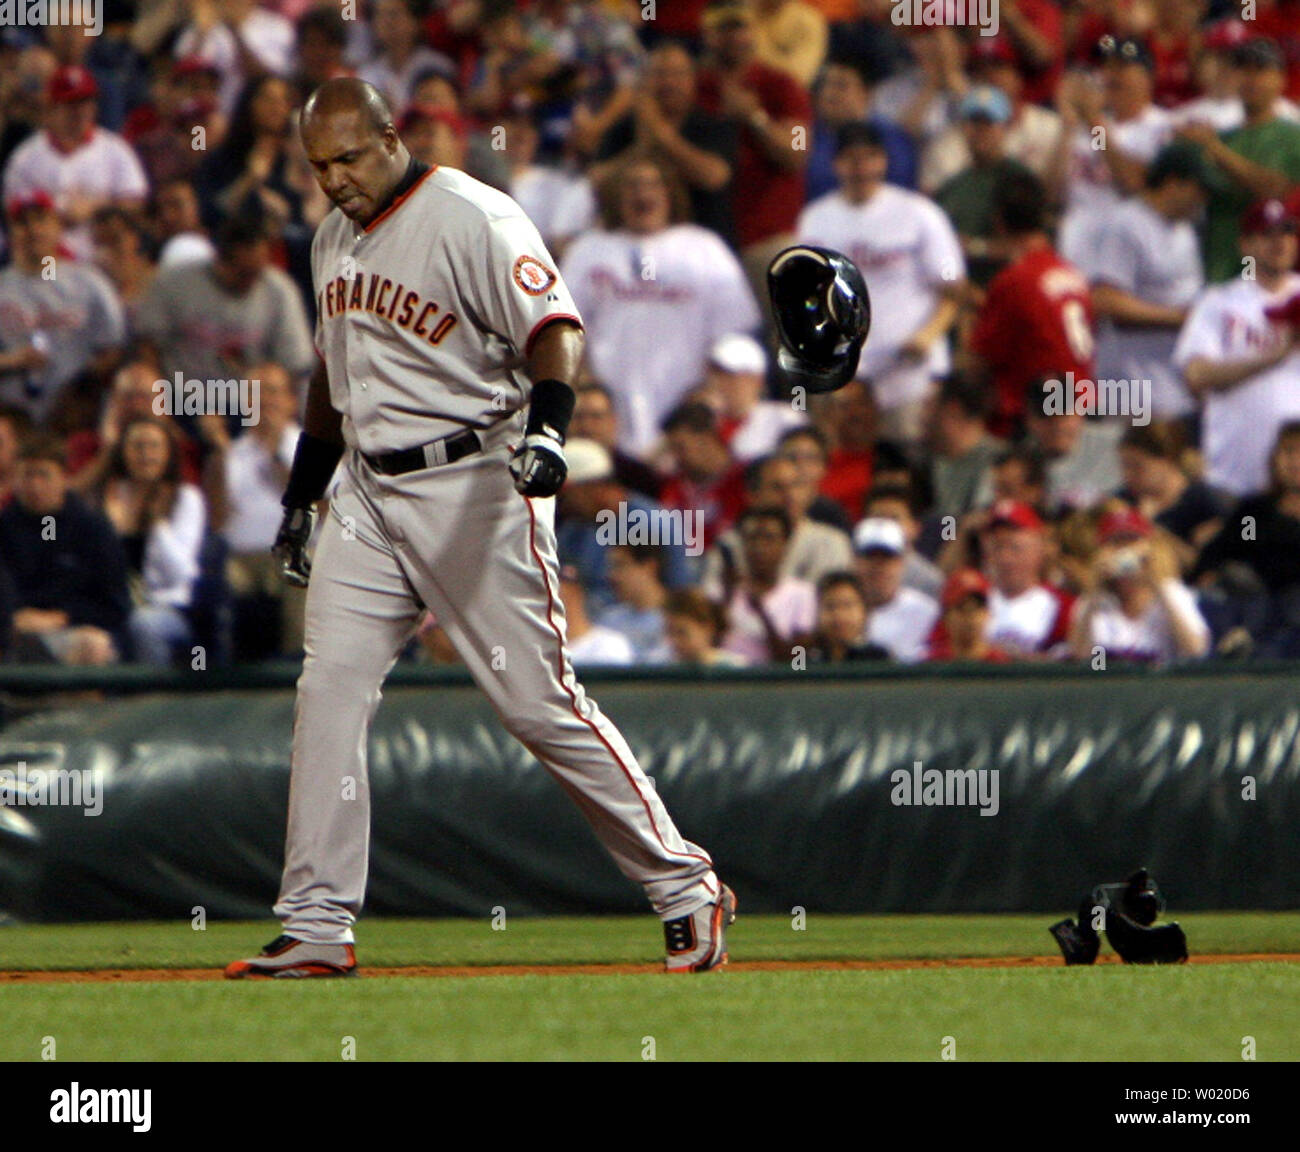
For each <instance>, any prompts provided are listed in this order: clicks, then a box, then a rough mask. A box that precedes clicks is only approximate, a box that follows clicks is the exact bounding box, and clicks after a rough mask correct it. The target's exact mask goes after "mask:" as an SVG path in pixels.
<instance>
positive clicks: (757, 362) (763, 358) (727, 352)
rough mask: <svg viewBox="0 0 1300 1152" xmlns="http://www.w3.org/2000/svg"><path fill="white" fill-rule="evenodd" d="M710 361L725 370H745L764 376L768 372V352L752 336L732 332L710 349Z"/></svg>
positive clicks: (750, 373) (751, 373)
mask: <svg viewBox="0 0 1300 1152" xmlns="http://www.w3.org/2000/svg"><path fill="white" fill-rule="evenodd" d="M709 363H710V364H712V365H713V366H714V367H715V368H721V369H722V370H723V371H724V372H745V373H747V374H749V375H754V376H763V375H765V374H766V373H767V353H766V352H764V351H763V345H761V344H760V343H759V342H758V341H757V340H755V339H754V338H753V337H752V336H746V335H744V334H743V333H741V332H732V333H731V334H730V335H728V336H724V337H722V339H721V340H719V341H717V343H715V344H714V345H713V347H712V348H711V349H710V350H709Z"/></svg>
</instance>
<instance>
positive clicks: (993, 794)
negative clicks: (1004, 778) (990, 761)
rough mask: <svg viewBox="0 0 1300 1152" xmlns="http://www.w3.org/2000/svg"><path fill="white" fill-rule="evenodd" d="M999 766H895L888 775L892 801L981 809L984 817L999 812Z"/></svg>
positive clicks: (904, 804)
mask: <svg viewBox="0 0 1300 1152" xmlns="http://www.w3.org/2000/svg"><path fill="white" fill-rule="evenodd" d="M998 771H999V770H998V769H997V768H949V769H947V770H945V771H940V770H939V769H938V768H922V767H921V761H919V760H914V761H913V762H912V770H911V771H910V772H909V771H908V770H907V769H906V768H896V769H895V770H894V771H893V772H891V773H890V774H889V781H890V783H891V784H893V786H894V787H893V788H892V789H891V790H890V793H889V801H890V803H891V804H893V805H895V806H896V807H899V808H911V807H915V808H930V807H934V808H966V807H970V808H976V807H977V808H979V810H980V815H981V816H996V815H997V814H998V808H999V802H998Z"/></svg>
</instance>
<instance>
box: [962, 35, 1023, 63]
mask: <svg viewBox="0 0 1300 1152" xmlns="http://www.w3.org/2000/svg"><path fill="white" fill-rule="evenodd" d="M1016 59H1017V58H1016V47H1015V45H1014V44H1012V43H1011V39H1010V37H1007V36H976V37H974V38H973V39H972V41H971V46H970V58H969V60H968V61H967V63H968V66H969V67H971V68H974V67H975V66H976V65H977V64H1015V63H1016Z"/></svg>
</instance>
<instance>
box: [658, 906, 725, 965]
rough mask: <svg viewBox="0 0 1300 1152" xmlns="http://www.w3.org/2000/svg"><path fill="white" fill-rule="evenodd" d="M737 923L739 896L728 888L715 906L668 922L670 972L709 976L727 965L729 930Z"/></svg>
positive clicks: (667, 936)
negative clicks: (710, 971) (706, 973)
mask: <svg viewBox="0 0 1300 1152" xmlns="http://www.w3.org/2000/svg"><path fill="white" fill-rule="evenodd" d="M735 922H736V894H735V893H734V892H733V891H732V890H731V889H730V888H728V887H727V886H726V885H725V884H724V885H723V886H722V891H721V892H720V893H719V894H718V898H717V899H716V900H715V901H713V903H712V904H705V905H703V906H702V907H700V908H697V909H696V910H695V911H694V912H692V913H690V914H689V915H687V916H679V917H678V918H677V919H676V920H665V921H664V942H665V943H666V944H667V945H668V958H667V960H665V961H664V968H665V970H666V971H668V972H708V971H709V970H710V969H713V968H721V967H722V966H723V965H724V964H725V963H726V962H727V938H726V933H727V926H728V925H729V924H734V923H735Z"/></svg>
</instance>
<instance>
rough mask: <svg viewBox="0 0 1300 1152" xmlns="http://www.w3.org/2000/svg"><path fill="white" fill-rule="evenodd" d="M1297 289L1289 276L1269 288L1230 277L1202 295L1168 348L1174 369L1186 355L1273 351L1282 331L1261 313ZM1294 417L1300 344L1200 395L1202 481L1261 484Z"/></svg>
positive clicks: (1247, 487) (1253, 488)
mask: <svg viewBox="0 0 1300 1152" xmlns="http://www.w3.org/2000/svg"><path fill="white" fill-rule="evenodd" d="M1297 292H1300V275H1295V274H1293V275H1290V276H1288V277H1287V278H1286V280H1285V281H1284V282H1283V284H1282V287H1281V288H1280V289H1279V290H1278V291H1277V292H1276V293H1271V294H1270V293H1268V292H1266V291H1264V289H1263V288H1261V287H1260V286H1259V282H1258V281H1257V280H1229V281H1228V282H1227V283H1225V284H1215V285H1212V286H1211V287H1209V288H1207V289H1206V290H1205V291H1204V292H1202V293H1201V295H1200V297H1199V298H1198V299H1197V301H1196V304H1195V305H1194V306H1193V307H1192V311H1191V315H1189V316H1188V317H1187V322H1186V323H1185V324H1184V325H1183V330H1182V333H1181V334H1180V335H1179V337H1178V343H1177V344H1176V345H1175V347H1174V363H1175V364H1176V365H1177V366H1178V368H1179V369H1180V370H1182V369H1185V368H1186V367H1187V365H1188V363H1189V362H1190V361H1192V360H1196V359H1200V358H1205V359H1207V360H1246V359H1249V358H1250V357H1253V356H1262V355H1264V354H1265V353H1266V352H1269V351H1270V350H1273V349H1276V348H1277V347H1278V343H1279V341H1280V340H1281V332H1280V330H1279V328H1278V326H1277V325H1276V324H1274V323H1273V322H1272V321H1270V320H1269V319H1268V317H1267V316H1265V315H1264V311H1265V309H1267V308H1271V307H1273V306H1274V305H1276V304H1281V303H1282V302H1283V301H1284V300H1289V299H1290V298H1291V297H1292V296H1294V295H1295V294H1296V293H1297ZM1288 420H1300V348H1293V349H1292V351H1291V354H1290V355H1289V356H1287V357H1286V359H1285V360H1282V361H1281V362H1280V363H1278V364H1275V365H1274V366H1273V367H1272V368H1269V369H1268V370H1267V371H1265V372H1257V373H1256V374H1255V375H1254V376H1251V377H1249V378H1248V379H1246V380H1244V381H1242V382H1241V383H1240V384H1238V385H1237V386H1236V387H1235V388H1229V389H1228V390H1227V391H1226V392H1211V393H1209V394H1208V395H1207V396H1206V398H1205V407H1204V410H1203V413H1202V417H1201V452H1202V454H1203V455H1204V457H1205V479H1206V481H1207V482H1208V483H1210V484H1214V485H1217V486H1218V487H1220V488H1225V489H1227V491H1229V492H1232V493H1234V494H1235V495H1238V496H1245V495H1247V494H1249V493H1251V492H1260V491H1262V490H1263V489H1265V488H1267V487H1268V483H1269V476H1268V459H1269V456H1270V454H1271V453H1272V451H1273V441H1274V439H1276V437H1277V430H1278V428H1279V427H1281V425H1282V424H1284V423H1285V422H1286V421H1288Z"/></svg>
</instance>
